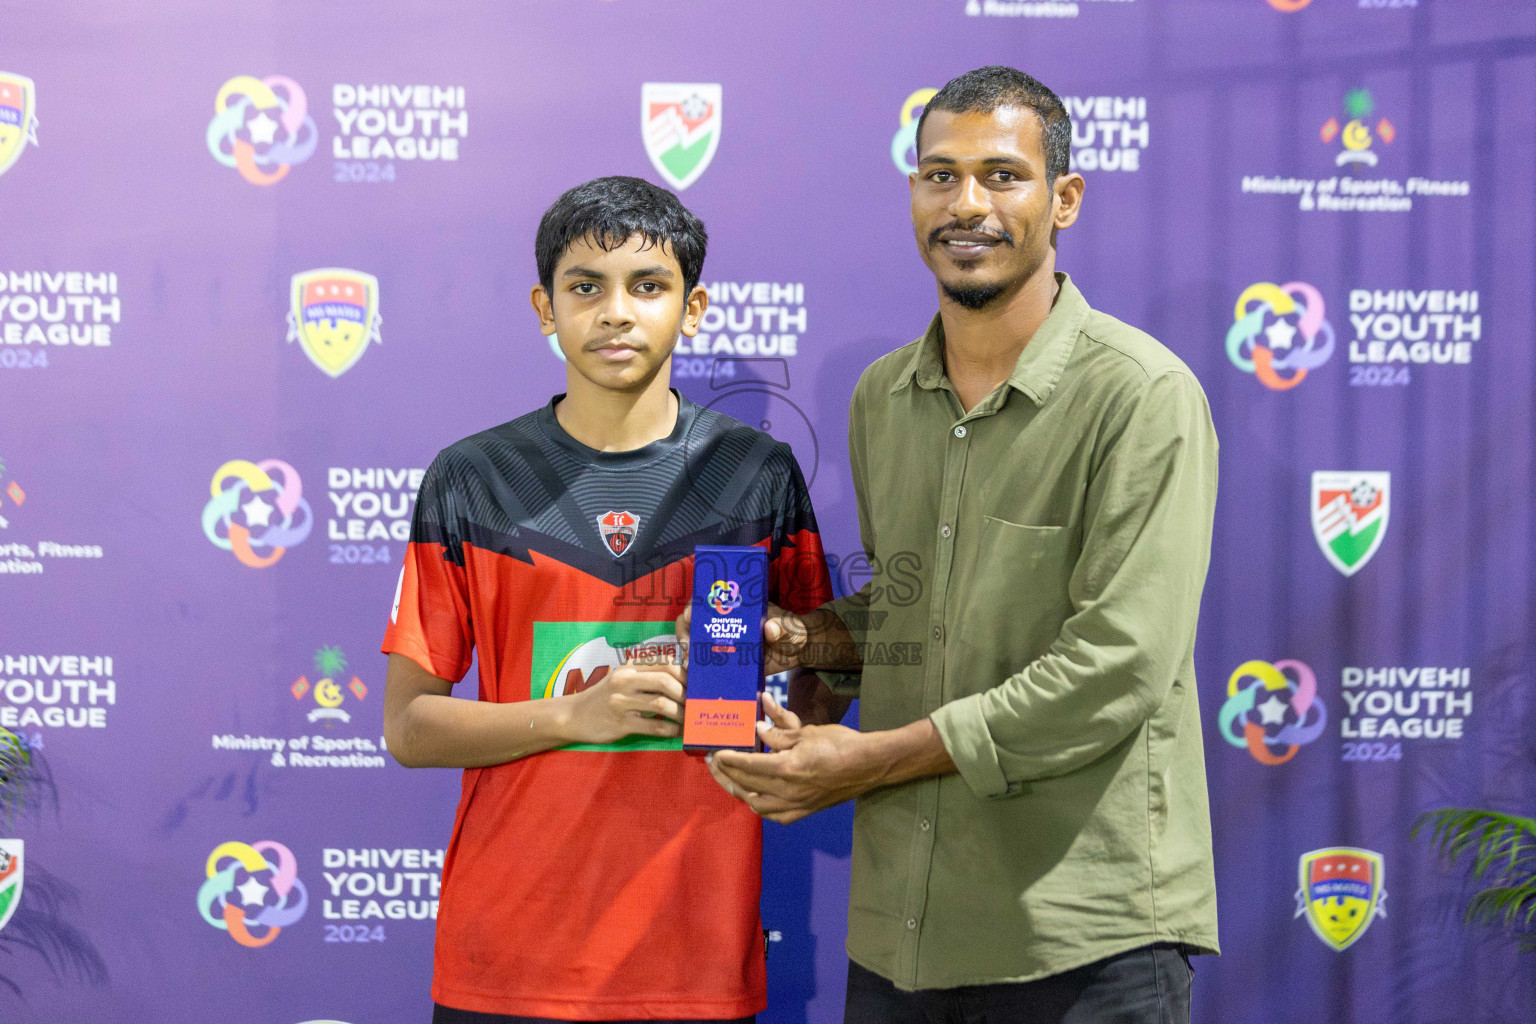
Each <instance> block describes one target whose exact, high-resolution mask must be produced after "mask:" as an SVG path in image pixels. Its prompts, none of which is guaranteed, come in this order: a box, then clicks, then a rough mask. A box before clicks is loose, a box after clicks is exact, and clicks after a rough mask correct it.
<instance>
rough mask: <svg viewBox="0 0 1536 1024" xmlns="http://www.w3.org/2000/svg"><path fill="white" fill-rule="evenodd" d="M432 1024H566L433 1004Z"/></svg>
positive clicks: (715, 1023) (741, 1021) (669, 1023)
mask: <svg viewBox="0 0 1536 1024" xmlns="http://www.w3.org/2000/svg"><path fill="white" fill-rule="evenodd" d="M756 1020H757V1018H756V1017H737V1018H735V1019H734V1020H636V1021H628V1020H620V1021H602V1022H600V1024H754V1022H755V1021H756ZM432 1024H565V1022H564V1021H556V1020H550V1019H549V1018H547V1017H508V1016H506V1015H505V1014H500V1013H476V1012H475V1011H473V1010H454V1009H450V1008H449V1007H446V1006H439V1005H437V1004H436V1003H434V1004H432Z"/></svg>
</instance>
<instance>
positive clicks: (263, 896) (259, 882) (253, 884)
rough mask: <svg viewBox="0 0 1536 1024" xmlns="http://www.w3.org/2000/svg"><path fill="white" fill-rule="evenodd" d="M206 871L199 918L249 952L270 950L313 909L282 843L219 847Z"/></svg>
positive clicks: (295, 864)
mask: <svg viewBox="0 0 1536 1024" xmlns="http://www.w3.org/2000/svg"><path fill="white" fill-rule="evenodd" d="M204 871H205V874H206V876H207V877H206V878H205V879H204V881H203V884H202V886H201V887H200V888H199V889H198V891H197V909H198V912H199V913H201V914H202V915H203V920H204V921H206V922H207V923H208V924H210V925H212V926H213V927H215V928H217V929H219V930H220V931H222V932H228V933H229V937H230V938H232V939H234V940H235V941H236V942H238V943H239V944H240V945H242V946H245V947H247V948H250V949H256V948H258V947H261V946H266V945H269V944H270V943H271V942H272V941H273V940H274V939H276V938H277V937H278V935H279V934H280V933H281V932H282V930H283V929H284V928H286V927H288V926H289V925H291V924H294V923H296V922H297V921H298V920H299V919H300V918H302V917H303V916H304V912H305V911H306V910H308V909H309V893H308V891H306V890H305V888H304V883H303V881H301V880H300V878H299V875H298V872H299V865H298V861H297V860H295V859H294V856H293V851H291V850H289V849H288V847H286V846H284V845H283V844H282V843H278V842H273V841H272V840H270V839H263V840H261V841H260V842H257V843H241V842H229V843H221V844H219V845H218V846H216V847H214V850H213V852H212V853H210V854H209V855H208V863H207V864H206V865H205V868H204Z"/></svg>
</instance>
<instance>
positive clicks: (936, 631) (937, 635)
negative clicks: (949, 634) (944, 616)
mask: <svg viewBox="0 0 1536 1024" xmlns="http://www.w3.org/2000/svg"><path fill="white" fill-rule="evenodd" d="M933 638H934V639H935V640H942V639H944V630H943V629H942V628H940V627H938V626H934V627H933Z"/></svg>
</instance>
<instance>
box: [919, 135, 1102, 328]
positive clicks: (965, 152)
mask: <svg viewBox="0 0 1536 1024" xmlns="http://www.w3.org/2000/svg"><path fill="white" fill-rule="evenodd" d="M1044 141H1045V140H1044V126H1043V125H1042V124H1041V123H1040V118H1039V116H1038V115H1037V114H1036V113H1035V112H1034V111H1033V110H1030V109H1028V108H1025V107H999V108H998V109H997V110H994V111H992V112H990V113H985V114H984V113H977V112H967V113H960V114H956V113H952V112H950V111H947V110H934V111H930V112H929V114H928V117H927V120H926V121H924V122H923V132H922V138H921V139H920V140H919V144H920V146H921V152H920V154H919V156H918V164H917V172H916V173H915V174H913V175H912V176H911V185H912V227H913V230H914V232H915V233H916V236H917V246H918V251H919V252H921V253H922V257H923V262H924V263H927V264H928V268H929V269H930V270H932V271H933V274H934V276H935V277H937V278H938V280H939V286H940V287H941V288H942V289H943V290H944V293H945V294H946V295H948V296H949V297H950V298H952V299H954V300H955V301H957V302H959V303H960V304H961V305H963V306H966V307H967V308H971V309H980V308H981V307H982V306H985V305H986V304H987V303H988V302H990V301H991V300H992V299H994V298H997V297H998V296H999V295H1003V294H1005V293H1008V292H1010V291H1012V290H1014V289H1016V288H1017V287H1018V286H1020V285H1022V284H1023V283H1024V282H1025V281H1027V280H1029V279H1030V278H1031V277H1033V276H1034V275H1035V273H1036V272H1037V271H1039V270H1040V268H1041V267H1042V266H1043V265H1044V264H1045V261H1046V259H1047V258H1048V257H1049V256H1050V255H1051V246H1052V239H1051V234H1052V232H1053V231H1054V230H1055V229H1057V228H1063V227H1067V226H1069V225H1070V224H1071V223H1072V222H1073V221H1074V220H1076V219H1077V203H1078V200H1079V199H1080V198H1081V196H1082V182H1083V179H1082V178H1081V177H1080V176H1078V175H1076V174H1063V175H1061V176H1060V177H1058V178H1057V180H1056V182H1055V187H1054V188H1053V187H1050V186H1048V185H1047V184H1046V180H1045V166H1046V165H1045V146H1044Z"/></svg>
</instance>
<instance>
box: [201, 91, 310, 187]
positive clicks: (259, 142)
mask: <svg viewBox="0 0 1536 1024" xmlns="http://www.w3.org/2000/svg"><path fill="white" fill-rule="evenodd" d="M319 144H320V130H319V129H318V128H316V127H315V119H314V118H312V117H310V116H309V102H308V101H307V100H306V99H305V98H304V90H303V89H301V88H300V87H299V83H298V82H295V81H294V80H293V79H291V78H288V77H286V76H284V75H268V76H267V77H266V78H256V77H253V76H251V75H236V76H235V77H234V78H231V79H230V80H229V81H227V82H225V83H224V84H223V85H222V86H220V87H219V94H218V95H217V96H215V97H214V100H213V120H212V121H209V122H208V152H210V153H212V154H213V158H214V159H215V160H217V161H218V162H219V163H221V164H223V165H224V166H225V167H233V168H235V169H236V170H237V171H239V172H240V176H241V177H243V178H244V179H245V180H246V181H248V182H250V183H251V184H252V185H275V184H277V183H278V182H279V181H282V180H283V179H284V178H285V177H287V176H288V169H289V168H290V167H292V166H293V165H294V164H301V163H303V162H304V161H306V160H308V159H309V158H310V157H312V156H314V155H315V147H316V146H318V145H319Z"/></svg>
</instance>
